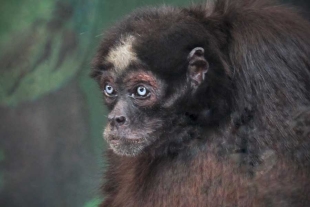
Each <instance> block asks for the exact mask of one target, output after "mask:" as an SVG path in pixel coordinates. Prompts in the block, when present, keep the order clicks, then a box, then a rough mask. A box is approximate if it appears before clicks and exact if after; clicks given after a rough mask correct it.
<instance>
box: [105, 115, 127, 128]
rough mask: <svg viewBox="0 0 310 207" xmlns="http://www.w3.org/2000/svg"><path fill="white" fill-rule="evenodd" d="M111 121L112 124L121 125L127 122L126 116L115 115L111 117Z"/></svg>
mask: <svg viewBox="0 0 310 207" xmlns="http://www.w3.org/2000/svg"><path fill="white" fill-rule="evenodd" d="M109 121H110V123H111V125H112V126H117V127H118V126H121V125H123V124H125V122H126V117H125V116H114V117H113V118H109Z"/></svg>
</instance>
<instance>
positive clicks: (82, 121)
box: [0, 0, 310, 207]
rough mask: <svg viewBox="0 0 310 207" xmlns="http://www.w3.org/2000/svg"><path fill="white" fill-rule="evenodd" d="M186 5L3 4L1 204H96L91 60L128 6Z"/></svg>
mask: <svg viewBox="0 0 310 207" xmlns="http://www.w3.org/2000/svg"><path fill="white" fill-rule="evenodd" d="M191 2H195V1H193V0H132V1H129V0H127V1H121V0H58V1H55V0H40V1H38V0H1V6H0V206H1V207H16V206H23V207H28V206H29V207H37V206H38V207H39V206H40V207H42V206H44V207H67V206H68V207H71V206H72V207H73V206H74V207H92V206H97V205H98V203H99V202H100V201H101V200H102V199H103V198H102V197H101V196H100V193H99V188H100V184H101V182H102V178H101V177H102V176H101V175H102V172H103V171H104V159H103V157H102V154H103V151H104V148H105V143H104V141H103V139H102V129H103V126H104V122H105V116H106V111H105V108H104V107H103V105H102V98H101V97H102V96H101V92H100V91H99V89H98V87H97V85H96V83H95V82H94V81H93V80H91V79H90V78H89V75H88V74H89V72H90V62H91V58H92V56H93V55H94V53H95V51H96V48H97V46H98V44H99V42H100V39H101V38H102V36H103V34H104V30H105V29H106V28H108V27H109V26H111V25H113V23H115V22H116V21H117V20H119V19H121V18H122V17H123V16H124V15H126V14H127V13H129V12H130V11H132V10H133V9H135V8H138V7H141V6H147V5H158V4H163V3H165V4H172V5H178V6H181V5H189V4H190V3H191ZM196 2H201V1H198V0H197V1H196ZM282 2H285V3H289V4H292V5H297V6H300V7H301V8H302V9H303V10H304V11H307V10H309V8H310V1H309V0H291V1H282ZM309 38H310V37H309Z"/></svg>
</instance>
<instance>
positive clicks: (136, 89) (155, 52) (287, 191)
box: [92, 0, 310, 207]
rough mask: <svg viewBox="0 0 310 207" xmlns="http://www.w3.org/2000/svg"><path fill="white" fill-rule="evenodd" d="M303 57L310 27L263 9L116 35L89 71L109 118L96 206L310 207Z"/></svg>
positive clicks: (144, 13)
mask: <svg viewBox="0 0 310 207" xmlns="http://www.w3.org/2000/svg"><path fill="white" fill-rule="evenodd" d="M309 57H310V24H309V22H308V21H307V20H305V19H304V18H303V17H301V15H299V14H298V13H297V12H296V11H295V10H294V9H292V8H288V7H286V6H281V5H278V4H276V3H273V2H271V1H266V0H216V1H214V2H207V3H205V4H200V5H193V6H191V7H189V8H175V7H159V8H143V9H140V10H137V11H135V12H133V13H132V14H131V15H129V16H128V17H127V18H125V19H124V20H123V21H121V22H119V23H118V24H116V25H115V26H114V27H113V28H111V29H110V30H109V31H107V33H106V35H105V37H104V39H103V41H102V43H101V44H100V47H99V49H98V52H97V54H96V56H95V58H94V60H93V69H92V77H93V78H94V79H95V80H96V81H97V82H98V83H99V86H100V88H101V90H102V93H103V96H104V102H105V104H106V106H107V108H108V109H109V115H108V123H107V126H106V128H105V130H104V138H105V140H106V141H107V142H108V144H109V146H110V149H109V150H108V151H107V162H108V164H109V166H108V169H107V171H106V173H105V183H104V185H103V193H104V196H105V200H104V201H103V203H102V204H101V205H100V206H101V207H108V206H109V207H122V206H126V207H137V206H143V207H149V206H150V207H151V206H158V207H163V206H167V207H174V206H184V207H188V206H198V207H200V206H209V207H218V206H227V207H228V206H238V207H254V206H290V207H291V206H292V207H293V206H294V207H299V206H300V207H302V206H309V205H310V176H309V175H310V167H309V166H310V159H309V156H310V150H309V149H310V136H309V134H305V133H299V132H298V130H296V129H300V128H298V127H296V123H300V122H301V124H299V125H302V126H304V127H301V129H303V130H309V127H310V123H309V119H307V118H305V117H304V116H303V118H302V119H299V118H298V117H300V116H302V114H306V113H303V109H305V108H308V107H309V106H310V59H309ZM309 111H310V110H309ZM296 117H297V118H296ZM309 117H310V115H309ZM306 120H308V121H306ZM297 125H298V124H297ZM301 134H302V135H301Z"/></svg>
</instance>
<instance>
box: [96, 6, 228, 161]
mask: <svg viewBox="0 0 310 207" xmlns="http://www.w3.org/2000/svg"><path fill="white" fill-rule="evenodd" d="M167 10H169V12H167ZM159 13H160V15H159ZM218 39H219V38H218V37H216V36H215V35H213V34H211V33H210V32H208V29H206V28H204V27H202V26H201V24H200V23H199V22H198V20H196V19H195V18H194V17H191V15H189V14H187V13H186V12H185V11H181V10H176V9H170V8H164V9H159V10H156V9H153V10H146V11H145V10H144V11H142V12H140V11H138V12H136V13H134V14H132V15H131V16H129V17H128V18H127V19H125V20H124V21H123V22H120V23H119V24H118V25H116V26H115V27H114V28H112V29H111V30H110V31H108V32H107V33H106V35H105V38H104V39H103V42H102V43H101V45H100V48H99V50H98V52H97V55H96V57H95V59H94V61H93V63H94V69H93V73H92V76H93V77H94V78H95V79H96V80H97V81H98V83H99V85H100V88H101V90H102V93H103V95H104V100H105V103H106V105H107V108H108V109H109V110H110V112H109V115H108V123H107V126H106V128H105V131H104V138H105V139H106V140H107V142H108V143H109V145H110V148H112V149H113V151H114V152H115V153H116V154H119V155H126V156H136V155H139V154H141V153H143V152H144V153H147V152H148V151H149V150H150V149H151V148H155V147H157V146H159V145H160V144H162V143H165V142H167V141H168V140H169V141H171V140H172V139H174V142H181V141H182V135H181V134H182V133H185V130H184V129H185V128H186V127H193V126H198V125H203V123H207V122H208V121H206V122H203V121H201V122H200V123H194V122H196V121H197V120H199V117H201V116H204V119H205V120H208V119H211V118H210V117H215V116H219V114H220V113H219V112H221V113H223V112H224V111H226V109H225V107H223V106H225V105H227V101H220V100H222V99H223V97H225V100H226V98H227V97H226V96H227V94H224V91H227V90H222V89H223V87H226V86H227V84H226V82H227V81H228V78H226V77H228V75H227V71H226V67H225V64H224V61H223V57H221V55H220V54H221V53H220V51H219V49H218V48H219V44H221V43H220V42H219V41H218ZM217 100H219V101H217ZM210 111H212V115H210ZM202 114H204V115H202ZM206 114H207V115H206ZM178 129H182V130H178Z"/></svg>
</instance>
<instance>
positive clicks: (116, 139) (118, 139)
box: [106, 135, 145, 145]
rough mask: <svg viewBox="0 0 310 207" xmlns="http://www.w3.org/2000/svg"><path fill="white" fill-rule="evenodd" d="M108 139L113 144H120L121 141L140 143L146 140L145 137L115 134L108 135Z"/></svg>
mask: <svg viewBox="0 0 310 207" xmlns="http://www.w3.org/2000/svg"><path fill="white" fill-rule="evenodd" d="M106 140H107V141H108V143H109V144H112V145H119V144H121V143H124V144H126V143H127V144H139V143H143V142H144V141H145V139H143V138H137V137H123V136H114V135H110V136H108V137H107V138H106Z"/></svg>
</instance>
